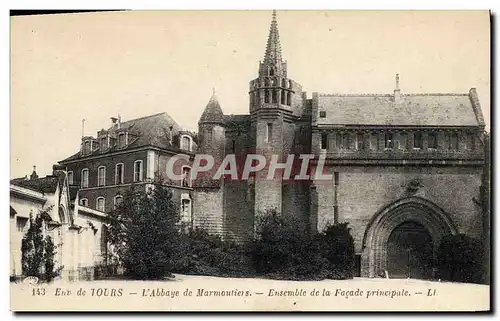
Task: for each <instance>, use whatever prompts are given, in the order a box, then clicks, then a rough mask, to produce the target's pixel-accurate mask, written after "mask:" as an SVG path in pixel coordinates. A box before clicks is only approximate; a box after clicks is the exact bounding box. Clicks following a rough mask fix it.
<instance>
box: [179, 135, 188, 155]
mask: <svg viewBox="0 0 500 321" xmlns="http://www.w3.org/2000/svg"><path fill="white" fill-rule="evenodd" d="M180 145H181V149H184V150H189V151H191V137H189V136H187V135H182V136H181V144H180Z"/></svg>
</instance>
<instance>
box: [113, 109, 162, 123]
mask: <svg viewBox="0 0 500 321" xmlns="http://www.w3.org/2000/svg"><path fill="white" fill-rule="evenodd" d="M163 114H166V112H161V113H157V114H153V115H148V116H142V117H139V118H133V119H130V120H127V121H124V122H123V123H122V124H125V123H128V122H132V121H137V120H142V119H146V118H150V117H156V116H160V115H163Z"/></svg>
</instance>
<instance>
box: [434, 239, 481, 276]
mask: <svg viewBox="0 0 500 321" xmlns="http://www.w3.org/2000/svg"><path fill="white" fill-rule="evenodd" d="M483 253H484V252H483V248H482V245H481V242H480V241H479V240H477V239H475V238H472V237H469V236H467V235H464V234H457V235H447V236H444V237H443V238H442V240H441V244H440V246H439V248H438V254H437V259H438V267H439V274H440V277H441V278H442V279H444V280H448V281H456V282H470V283H482V281H483V280H482V274H483V264H484V263H483V262H484V261H483Z"/></svg>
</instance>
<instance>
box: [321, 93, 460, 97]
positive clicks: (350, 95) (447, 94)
mask: <svg viewBox="0 0 500 321" xmlns="http://www.w3.org/2000/svg"><path fill="white" fill-rule="evenodd" d="M318 96H322V97H393V96H394V94H367V93H360V94H339V93H337V94H325V93H318ZM401 96H469V93H401Z"/></svg>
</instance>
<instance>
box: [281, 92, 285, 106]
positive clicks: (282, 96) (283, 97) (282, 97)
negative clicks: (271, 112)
mask: <svg viewBox="0 0 500 321" xmlns="http://www.w3.org/2000/svg"><path fill="white" fill-rule="evenodd" d="M281 104H282V105H286V91H284V90H282V91H281Z"/></svg>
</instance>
